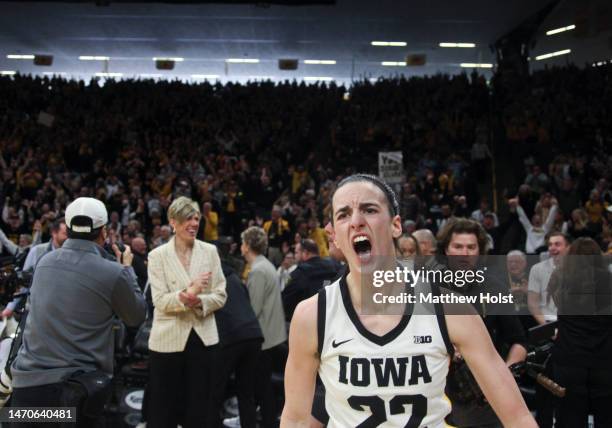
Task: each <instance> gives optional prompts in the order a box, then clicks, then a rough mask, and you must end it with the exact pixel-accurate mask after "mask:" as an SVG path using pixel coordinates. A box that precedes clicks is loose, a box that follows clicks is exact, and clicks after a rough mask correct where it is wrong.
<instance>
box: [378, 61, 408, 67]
mask: <svg viewBox="0 0 612 428" xmlns="http://www.w3.org/2000/svg"><path fill="white" fill-rule="evenodd" d="M380 64H381V65H384V66H385V67H404V66H405V65H406V62H405V61H383V62H381V63H380Z"/></svg>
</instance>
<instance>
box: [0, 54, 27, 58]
mask: <svg viewBox="0 0 612 428" xmlns="http://www.w3.org/2000/svg"><path fill="white" fill-rule="evenodd" d="M6 57H7V58H8V59H34V55H16V54H10V55H7V56H6Z"/></svg>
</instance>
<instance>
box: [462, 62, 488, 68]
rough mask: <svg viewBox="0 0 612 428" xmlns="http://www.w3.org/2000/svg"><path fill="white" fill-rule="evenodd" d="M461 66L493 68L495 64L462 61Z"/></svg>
mask: <svg viewBox="0 0 612 428" xmlns="http://www.w3.org/2000/svg"><path fill="white" fill-rule="evenodd" d="M460 65H461V67H463V68H493V64H484V63H483V64H477V63H473V62H462V63H461V64H460Z"/></svg>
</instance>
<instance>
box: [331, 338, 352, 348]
mask: <svg viewBox="0 0 612 428" xmlns="http://www.w3.org/2000/svg"><path fill="white" fill-rule="evenodd" d="M351 340H353V339H346V340H343V341H342V342H336V339H334V340H332V348H337V347H338V346H340V345H344V344H345V343H346V342H350V341H351Z"/></svg>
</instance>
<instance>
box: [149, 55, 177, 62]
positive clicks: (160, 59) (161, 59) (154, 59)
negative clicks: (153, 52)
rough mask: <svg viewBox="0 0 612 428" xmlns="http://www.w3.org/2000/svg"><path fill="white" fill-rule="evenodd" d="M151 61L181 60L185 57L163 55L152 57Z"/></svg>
mask: <svg viewBox="0 0 612 428" xmlns="http://www.w3.org/2000/svg"><path fill="white" fill-rule="evenodd" d="M153 61H174V62H183V61H185V58H181V57H176V58H164V57H158V56H156V57H153Z"/></svg>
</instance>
